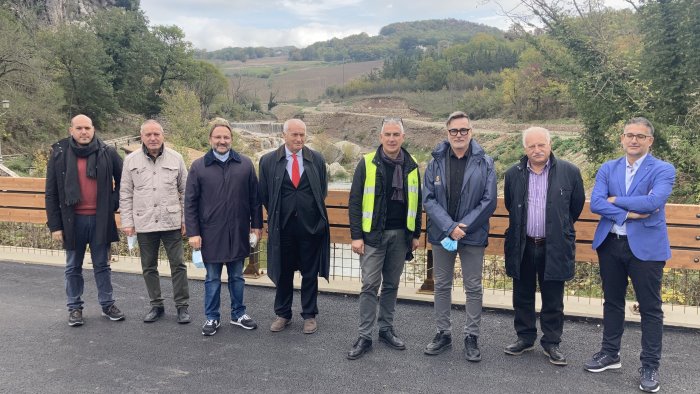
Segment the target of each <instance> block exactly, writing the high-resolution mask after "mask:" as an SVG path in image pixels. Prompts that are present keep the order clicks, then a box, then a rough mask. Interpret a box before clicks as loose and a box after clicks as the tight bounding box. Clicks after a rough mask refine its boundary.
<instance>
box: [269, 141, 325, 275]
mask: <svg viewBox="0 0 700 394" xmlns="http://www.w3.org/2000/svg"><path fill="white" fill-rule="evenodd" d="M301 155H302V157H303V159H304V174H306V176H307V177H308V180H309V183H310V184H311V190H312V192H313V195H314V200H315V201H316V208H317V209H318V212H319V213H320V217H321V220H323V221H325V230H324V231H323V233H324V234H325V236H324V237H323V241H322V242H321V244H320V245H319V246H318V247H319V248H321V253H319V254H318V256H319V259H320V261H319V264H318V267H319V273H318V275H319V276H321V277H324V278H326V280H328V277H329V271H330V261H331V260H330V258H331V251H330V245H331V244H330V241H331V240H330V226H329V222H328V213H327V212H326V196H327V195H328V180H327V178H326V161H325V160H324V159H323V156H322V155H321V154H320V153H318V152H316V151H314V150H312V149H309V148H307V147H304V148H302V153H301ZM258 167H259V168H258V169H259V172H260V187H259V193H258V194H259V196H260V201H261V202H262V204H263V206H265V210H266V211H267V231H268V240H267V276H269V277H270V279H271V280H272V282H273V283H275V285H276V284H277V281H278V280H279V277H280V272H281V271H280V270H281V268H280V267H281V264H282V253H284V251H283V250H282V248H281V243H280V236H281V232H282V224H281V223H280V219H281V218H280V205H281V204H283V201H281V198H280V195H281V193H280V190H281V189H282V182H283V181H284V174H285V172H286V171H287V157H286V152H285V149H284V145H282V146H280V147H279V148H278V149H277V150H275V151H273V152H270V153H267V154H265V155H264V156H263V157H261V158H260V165H259V166H258Z"/></svg>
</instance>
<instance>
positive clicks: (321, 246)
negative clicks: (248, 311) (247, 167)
mask: <svg viewBox="0 0 700 394" xmlns="http://www.w3.org/2000/svg"><path fill="white" fill-rule="evenodd" d="M282 137H283V138H284V145H282V146H280V147H279V148H278V149H277V150H275V151H273V152H270V153H267V154H266V155H264V156H263V157H262V158H260V165H259V169H260V184H259V186H260V191H259V196H260V199H261V202H262V204H263V205H264V206H265V210H266V211H267V227H268V242H267V275H268V276H269V277H270V279H272V281H273V282H274V283H275V285H276V286H277V292H276V294H275V314H276V315H277V318H276V319H275V320H274V321H273V322H272V325H271V326H270V331H272V332H279V331H282V330H284V329H285V328H286V327H287V326H288V325H289V324H290V323H291V320H292V297H293V292H294V283H293V280H294V272H295V271H297V270H299V271H301V277H302V280H301V316H302V318H303V319H304V326H303V332H304V333H305V334H313V333H314V332H316V329H317V323H316V315H317V314H318V307H317V304H316V296H317V293H318V276H322V277H324V278H326V280H328V271H329V268H330V229H329V225H328V214H327V212H326V204H325V200H326V194H327V193H328V181H327V178H326V162H325V160H324V159H323V156H322V155H321V154H320V153H318V152H316V151H314V150H312V149H309V148H308V147H306V146H304V142H305V141H306V125H305V124H304V122H303V121H301V120H300V119H290V120H288V121H286V122H285V123H284V127H283V132H282ZM283 201H284V203H283Z"/></svg>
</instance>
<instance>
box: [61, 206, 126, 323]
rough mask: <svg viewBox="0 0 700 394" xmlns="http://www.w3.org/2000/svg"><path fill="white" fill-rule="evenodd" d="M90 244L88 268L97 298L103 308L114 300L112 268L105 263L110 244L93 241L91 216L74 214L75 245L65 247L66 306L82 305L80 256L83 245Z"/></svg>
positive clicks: (83, 249) (79, 306)
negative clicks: (72, 248) (92, 275)
mask: <svg viewBox="0 0 700 394" xmlns="http://www.w3.org/2000/svg"><path fill="white" fill-rule="evenodd" d="M88 244H89V245H90V256H91V257H92V269H93V274H94V275H95V285H96V286H97V299H98V301H99V302H100V306H102V309H103V310H105V309H107V308H109V307H110V306H111V305H112V304H114V297H113V296H112V269H111V268H110V266H109V247H110V244H109V243H106V244H97V243H95V216H83V215H75V249H74V250H66V271H65V281H66V296H67V297H68V303H67V306H68V310H71V309H83V300H82V299H81V298H80V297H82V295H83V288H84V287H85V282H84V280H83V259H84V258H85V248H86V246H87V245H88Z"/></svg>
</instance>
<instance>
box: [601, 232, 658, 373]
mask: <svg viewBox="0 0 700 394" xmlns="http://www.w3.org/2000/svg"><path fill="white" fill-rule="evenodd" d="M598 260H599V261H600V278H601V280H602V281H603V293H604V298H605V302H604V304H603V344H602V346H601V351H603V352H605V353H607V354H610V355H616V354H618V353H619V352H620V342H621V341H622V333H623V332H624V330H625V295H626V294H627V284H628V280H627V278H628V277H629V278H630V279H632V286H634V292H635V294H636V295H637V301H638V302H639V314H640V315H641V318H642V353H641V354H640V356H639V359H640V360H641V361H642V366H644V367H652V368H658V367H659V360H660V359H661V340H662V336H663V327H664V313H663V310H662V309H661V303H662V302H661V279H662V277H663V268H664V265H666V262H665V261H643V260H640V259H638V258H636V257H635V256H634V254H632V251H631V250H630V247H629V244H628V243H627V239H626V238H622V239H618V238H617V237H615V236H608V238H607V239H606V240H605V241H604V242H603V244H602V245H600V247H599V248H598Z"/></svg>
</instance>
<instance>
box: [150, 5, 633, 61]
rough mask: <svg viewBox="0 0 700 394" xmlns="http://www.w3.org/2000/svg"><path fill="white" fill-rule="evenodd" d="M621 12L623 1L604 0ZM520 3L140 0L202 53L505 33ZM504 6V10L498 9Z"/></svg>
mask: <svg viewBox="0 0 700 394" xmlns="http://www.w3.org/2000/svg"><path fill="white" fill-rule="evenodd" d="M604 1H605V3H606V4H608V5H610V6H612V7H616V8H619V7H622V6H624V5H625V4H626V3H625V2H624V0H604ZM518 3H519V2H518V1H517V0H499V1H493V0H196V1H195V0H141V9H143V10H144V11H145V12H146V16H147V17H148V19H149V20H150V22H151V24H152V25H177V26H179V27H181V28H182V29H183V30H184V31H185V34H186V37H187V40H189V41H191V42H192V43H193V44H194V46H195V47H197V48H200V49H208V50H215V49H220V48H224V47H228V46H240V47H246V46H266V47H275V46H285V45H295V46H297V47H304V46H307V45H309V44H313V43H314V42H316V41H325V40H329V39H331V38H333V37H338V38H342V37H346V36H348V35H351V34H357V33H361V32H365V33H367V34H369V35H377V34H378V33H379V29H381V28H382V27H383V26H386V25H388V24H390V23H394V22H406V21H416V20H424V19H446V18H455V19H461V20H466V21H470V22H476V23H482V24H485V25H489V26H495V27H498V28H500V29H504V30H505V29H507V28H508V26H509V25H510V22H509V20H508V19H507V18H506V17H504V16H503V11H502V10H503V9H506V10H511V9H514V8H516V7H517V4H518ZM499 4H500V5H499Z"/></svg>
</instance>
